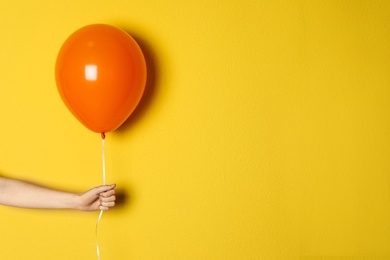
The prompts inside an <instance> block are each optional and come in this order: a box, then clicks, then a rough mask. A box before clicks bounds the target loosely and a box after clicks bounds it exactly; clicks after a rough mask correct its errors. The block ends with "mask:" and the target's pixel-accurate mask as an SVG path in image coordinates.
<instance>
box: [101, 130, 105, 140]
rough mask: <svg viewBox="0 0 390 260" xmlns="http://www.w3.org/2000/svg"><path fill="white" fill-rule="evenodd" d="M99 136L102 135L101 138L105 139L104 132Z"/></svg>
mask: <svg viewBox="0 0 390 260" xmlns="http://www.w3.org/2000/svg"><path fill="white" fill-rule="evenodd" d="M100 136H101V137H102V139H103V140H104V139H106V134H105V133H104V132H103V133H101V134H100Z"/></svg>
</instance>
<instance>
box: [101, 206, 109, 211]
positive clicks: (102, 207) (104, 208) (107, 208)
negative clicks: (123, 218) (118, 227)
mask: <svg viewBox="0 0 390 260" xmlns="http://www.w3.org/2000/svg"><path fill="white" fill-rule="evenodd" d="M99 209H100V210H104V211H106V210H109V209H110V208H109V207H104V206H99Z"/></svg>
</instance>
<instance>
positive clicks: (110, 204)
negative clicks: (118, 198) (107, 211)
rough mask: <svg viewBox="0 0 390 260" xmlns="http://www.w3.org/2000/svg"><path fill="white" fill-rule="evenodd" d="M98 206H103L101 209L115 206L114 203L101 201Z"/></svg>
mask: <svg viewBox="0 0 390 260" xmlns="http://www.w3.org/2000/svg"><path fill="white" fill-rule="evenodd" d="M100 206H103V207H114V206H115V202H114V201H108V202H106V201H102V202H101V203H100Z"/></svg>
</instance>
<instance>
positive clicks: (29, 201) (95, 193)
mask: <svg viewBox="0 0 390 260" xmlns="http://www.w3.org/2000/svg"><path fill="white" fill-rule="evenodd" d="M114 188H115V184H113V185H102V186H98V187H95V188H92V189H90V190H89V191H87V192H85V193H81V194H77V193H72V192H65V191H59V190H54V189H50V188H46V187H41V186H38V185H35V184H31V183H27V182H23V181H19V180H14V179H8V178H2V177H0V204H3V205H7V206H14V207H22V208H40V209H77V210H84V211H93V210H108V209H109V208H110V207H113V206H114V205H115V190H114Z"/></svg>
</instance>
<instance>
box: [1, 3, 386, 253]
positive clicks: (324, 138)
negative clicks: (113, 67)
mask: <svg viewBox="0 0 390 260" xmlns="http://www.w3.org/2000/svg"><path fill="white" fill-rule="evenodd" d="M92 23H107V24H111V25H114V26H117V27H120V28H122V29H125V30H126V31H127V32H129V33H130V34H131V35H133V36H134V38H135V39H136V40H137V41H138V42H139V44H140V45H141V47H142V49H143V51H144V52H145V56H146V59H147V63H148V69H149V78H148V86H147V91H146V93H145V95H144V98H143V100H142V102H141V104H140V106H139V107H138V109H137V110H136V112H135V113H134V114H133V115H132V116H131V119H129V120H128V121H127V122H126V123H125V124H124V126H123V127H121V128H120V129H119V130H117V131H115V132H113V133H109V134H108V135H107V140H106V157H107V175H108V182H115V183H117V185H118V189H117V190H118V192H120V193H122V194H123V195H122V197H123V198H122V200H121V201H122V203H120V205H118V207H116V208H115V209H114V210H112V211H110V212H107V213H105V214H104V215H103V218H102V221H101V223H100V226H99V242H100V247H101V254H102V260H109V259H116V260H118V259H126V260H127V259H134V260H142V259H160V260H162V259H169V260H174V259H177V260H179V259H180V260H182V259H191V260H192V259H202V260H203V259H205V260H207V259H210V260H211V259H212V260H214V259H224V260H228V259H390V177H389V174H390V161H389V159H390V135H389V133H390V132H389V131H390V122H389V119H390V114H389V113H390V105H389V104H390V103H389V98H390V35H389V33H390V2H389V1H387V0H383V1H380V0H374V1H352V0H351V1H339V0H334V1H310V0H307V1H305V0H301V1H299V0H297V1H282V0H276V1H275V0H269V1H265V0H250V1H232V0H227V1H215V0H211V1H204V0H200V1H199V0H186V1H173V0H166V1H157V0H142V1H141V0H135V1H125V0H111V1H102V0H84V1H76V0H68V1H66V0H57V1H51V0H50V1H49V0H42V1H27V0H25V1H11V0H7V1H1V3H0V35H1V38H0V39H1V40H0V90H1V92H0V93H1V94H0V108H1V109H0V118H1V129H0V144H1V145H0V147H1V149H0V172H1V175H3V176H8V177H14V178H20V179H24V180H30V181H33V182H36V183H39V184H43V185H47V186H50V187H54V188H59V189H66V190H73V191H84V190H86V189H89V188H90V187H92V186H95V185H99V184H101V182H102V180H101V179H102V177H101V146H100V145H101V143H100V137H99V135H98V134H94V133H92V132H90V131H89V130H87V129H86V128H84V127H83V126H82V125H81V124H80V123H79V122H78V121H77V120H76V119H75V118H74V117H73V116H72V115H71V114H70V112H69V111H68V110H67V109H66V107H65V106H64V104H63V103H62V101H61V99H60V97H59V95H58V93H57V89H56V86H55V81H54V63H55V59H56V55H57V53H58V50H59V48H60V47H61V45H62V43H63V42H64V41H65V39H66V38H67V37H68V36H69V35H70V34H71V33H72V32H74V31H75V30H77V29H78V28H80V27H82V26H85V25H88V24H92ZM0 216H1V221H0V234H1V235H0V259H57V260H61V259H64V260H65V259H96V253H95V233H94V232H95V221H96V219H97V212H95V213H86V212H76V211H63V210H60V211H50V210H26V209H17V208H7V207H0Z"/></svg>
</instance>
